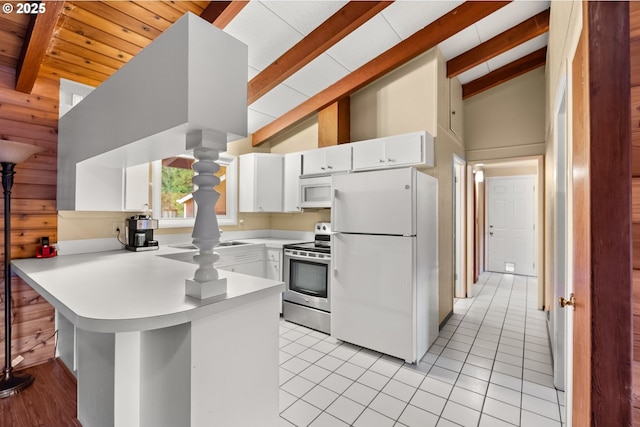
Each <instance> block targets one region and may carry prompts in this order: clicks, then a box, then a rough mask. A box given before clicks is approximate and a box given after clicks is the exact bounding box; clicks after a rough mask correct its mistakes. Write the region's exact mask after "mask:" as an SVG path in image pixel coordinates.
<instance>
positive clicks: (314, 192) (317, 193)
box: [300, 176, 332, 208]
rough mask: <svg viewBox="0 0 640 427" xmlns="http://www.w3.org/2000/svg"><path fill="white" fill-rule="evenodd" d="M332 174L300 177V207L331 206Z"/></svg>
mask: <svg viewBox="0 0 640 427" xmlns="http://www.w3.org/2000/svg"><path fill="white" fill-rule="evenodd" d="M331 197H332V193H331V176H318V177H315V178H304V177H302V178H300V207H303V208H328V207H331Z"/></svg>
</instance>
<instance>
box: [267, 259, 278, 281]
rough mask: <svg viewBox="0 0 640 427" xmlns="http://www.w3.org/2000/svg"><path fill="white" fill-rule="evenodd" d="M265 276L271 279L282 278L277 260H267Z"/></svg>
mask: <svg viewBox="0 0 640 427" xmlns="http://www.w3.org/2000/svg"><path fill="white" fill-rule="evenodd" d="M265 277H266V278H267V279H271V280H279V281H280V280H282V274H281V272H280V262H279V261H267V271H266V276H265Z"/></svg>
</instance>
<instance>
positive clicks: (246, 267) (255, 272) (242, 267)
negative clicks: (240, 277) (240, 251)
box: [221, 261, 265, 277]
mask: <svg viewBox="0 0 640 427" xmlns="http://www.w3.org/2000/svg"><path fill="white" fill-rule="evenodd" d="M221 269H222V270H227V271H233V272H234V273H241V274H247V275H249V276H256V277H265V274H264V261H252V262H243V263H241V264H233V265H228V266H226V267H222V268H221Z"/></svg>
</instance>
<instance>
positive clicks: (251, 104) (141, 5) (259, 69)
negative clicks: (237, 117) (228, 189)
mask: <svg viewBox="0 0 640 427" xmlns="http://www.w3.org/2000/svg"><path fill="white" fill-rule="evenodd" d="M42 3H43V5H42V6H44V9H45V10H46V11H45V13H38V14H24V13H22V14H21V13H17V10H18V8H19V7H21V6H20V4H24V2H15V1H10V2H8V3H5V6H4V7H8V6H6V4H10V5H11V6H12V7H13V11H12V12H10V13H6V12H7V11H8V10H4V9H3V12H5V13H2V14H0V66H2V67H8V68H12V69H15V70H16V90H19V91H22V92H26V93H29V92H30V91H31V90H32V88H33V85H34V83H35V81H36V79H43V78H44V79H54V80H55V79H59V78H61V77H62V78H66V79H70V80H74V81H77V82H81V83H85V84H88V85H90V86H98V85H99V84H100V83H102V82H103V81H105V80H106V79H108V78H109V76H111V75H112V74H113V73H114V72H116V71H117V70H118V69H119V68H120V67H121V66H122V65H123V64H125V63H126V62H127V61H128V60H129V59H131V58H132V57H133V56H134V55H136V54H137V53H138V52H140V51H141V50H142V49H143V48H144V47H145V46H146V45H148V44H149V43H150V42H151V41H152V40H153V39H155V38H156V37H157V36H158V35H159V34H161V33H162V32H163V31H164V30H166V29H167V28H168V27H169V26H170V25H171V24H172V23H173V22H175V21H176V20H177V19H178V18H180V17H181V16H182V15H183V14H185V13H186V12H192V13H194V14H196V15H199V16H201V17H203V18H204V19H206V20H207V21H209V22H211V23H212V24H213V25H216V26H217V27H218V28H221V29H223V30H224V31H226V32H227V33H229V34H231V35H232V36H234V37H236V38H238V39H239V40H240V41H242V42H244V43H245V44H247V45H248V46H249V70H248V71H249V73H248V74H249V81H248V100H247V102H248V119H249V123H248V124H249V131H250V132H251V133H252V134H253V143H254V145H257V144H259V143H261V142H263V141H265V140H268V139H269V138H270V137H271V136H273V135H275V134H277V133H278V132H280V131H282V130H284V129H286V128H287V127H288V126H290V125H292V124H294V123H296V122H298V121H299V120H301V119H303V118H305V117H308V116H310V115H311V114H313V113H315V112H317V111H320V110H322V109H323V108H325V107H327V106H328V105H330V104H332V103H334V102H335V101H339V100H341V99H344V98H345V97H348V96H349V95H350V94H352V93H354V92H355V91H357V90H358V89H360V88H362V87H363V86H365V85H367V84H368V83H370V82H372V81H374V80H375V79H377V78H379V77H381V76H382V75H384V74H386V73H388V72H389V71H391V70H393V69H394V68H396V67H398V66H400V65H402V64H404V63H406V62H408V61H409V60H411V59H413V58H415V57H416V56H418V55H420V54H421V53H423V52H426V51H427V50H429V49H431V48H432V47H434V46H438V47H439V48H440V50H441V51H442V54H443V56H444V58H445V60H446V61H447V74H448V76H449V77H451V78H458V79H459V80H460V82H461V83H462V84H463V97H465V98H466V97H469V96H473V95H475V94H477V93H480V92H482V91H484V90H487V89H488V88H491V87H494V86H496V85H498V84H500V83H502V82H505V81H507V80H509V79H512V78H514V77H516V76H519V75H521V74H523V73H526V72H528V71H530V70H533V69H535V68H537V67H540V66H542V65H544V64H545V60H546V45H547V33H548V29H549V2H548V1H514V2H487V1H475V2H471V1H469V2H462V1H452V0H447V1H416V0H411V1H410V0H397V1H395V2H379V1H344V0H320V1H315V0H308V1H299V0H298V1H276V0H252V1H250V2H246V1H238V0H235V1H213V2H209V1H45V2H42ZM42 6H40V7H41V8H42ZM149 72H150V73H152V72H153V70H149Z"/></svg>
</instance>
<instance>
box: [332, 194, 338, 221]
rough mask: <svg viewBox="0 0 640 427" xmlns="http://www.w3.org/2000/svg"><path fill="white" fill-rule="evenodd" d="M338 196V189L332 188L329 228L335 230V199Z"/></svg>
mask: <svg viewBox="0 0 640 427" xmlns="http://www.w3.org/2000/svg"><path fill="white" fill-rule="evenodd" d="M337 198H338V190H337V189H335V188H334V189H333V197H331V228H332V229H333V230H336V229H337V228H336V225H335V224H336V199H337Z"/></svg>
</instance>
